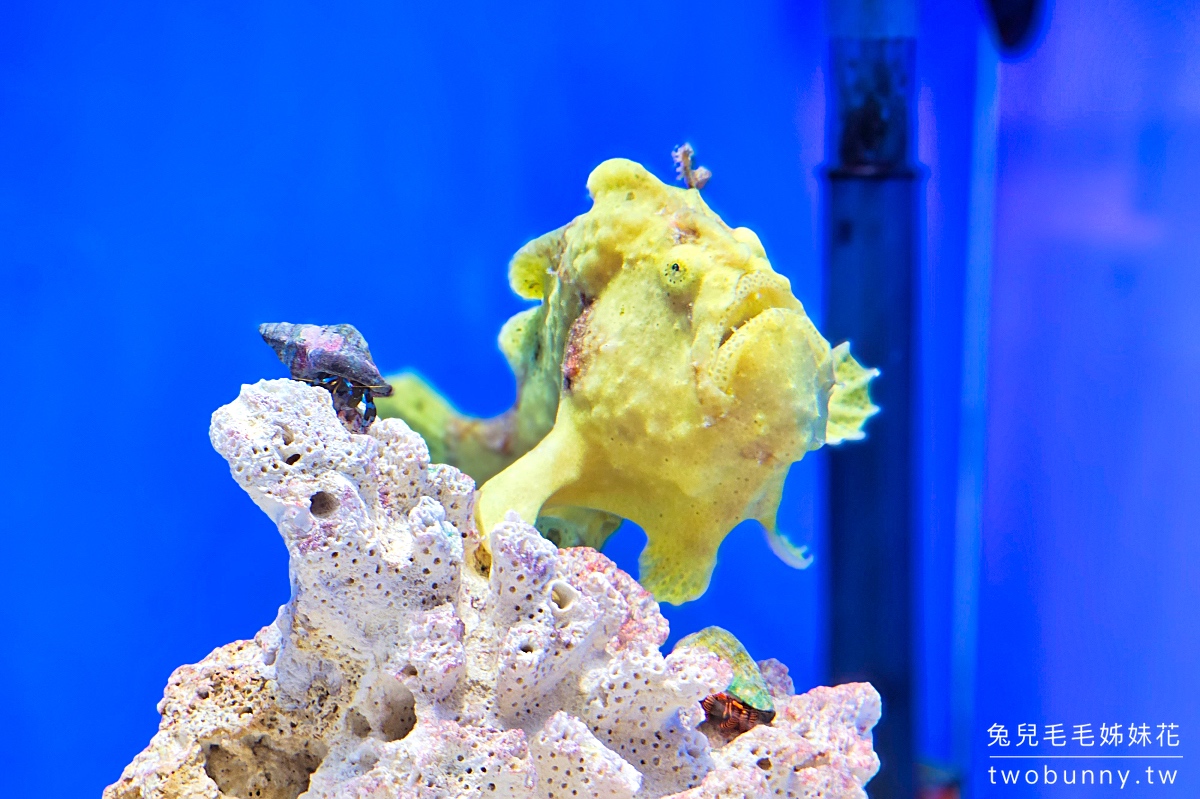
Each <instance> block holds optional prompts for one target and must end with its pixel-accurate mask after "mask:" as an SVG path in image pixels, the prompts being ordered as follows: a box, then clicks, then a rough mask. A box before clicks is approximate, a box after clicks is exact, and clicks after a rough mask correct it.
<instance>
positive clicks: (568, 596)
mask: <svg viewBox="0 0 1200 799" xmlns="http://www.w3.org/2000/svg"><path fill="white" fill-rule="evenodd" d="M578 595H579V592H578V591H576V590H575V587H574V586H573V585H571V584H570V583H568V582H564V581H563V580H555V581H554V582H553V583H551V584H550V601H551V602H553V603H554V606H555V607H556V608H558V609H559V610H566V609H567V608H569V607H571V605H573V604H575V598H576V597H577V596H578Z"/></svg>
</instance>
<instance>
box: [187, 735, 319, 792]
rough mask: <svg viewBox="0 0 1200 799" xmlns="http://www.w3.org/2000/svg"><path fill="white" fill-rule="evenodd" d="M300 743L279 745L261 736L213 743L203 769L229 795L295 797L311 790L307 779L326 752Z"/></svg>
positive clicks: (219, 788) (207, 753) (206, 754)
mask: <svg viewBox="0 0 1200 799" xmlns="http://www.w3.org/2000/svg"><path fill="white" fill-rule="evenodd" d="M295 743H297V744H299V747H298V751H294V752H288V751H283V749H282V748H276V745H274V744H272V743H271V742H270V741H268V740H267V738H266V737H265V736H264V737H258V738H256V739H253V740H244V741H239V742H235V743H232V744H220V745H218V744H213V745H211V746H209V747H208V750H207V752H206V753H205V758H204V772H205V773H206V774H208V776H209V779H211V780H212V781H213V782H215V783H216V784H217V788H218V790H220V792H221V793H222V795H224V796H226V797H229V799H296V797H298V796H300V794H302V793H304V792H305V791H307V790H308V780H309V777H311V776H312V773H313V772H314V771H316V770H317V767H318V766H320V765H321V760H322V758H323V757H324V755H323V754H322V755H318V754H317V753H316V752H314V751H311V750H310V749H309V748H308V743H307V742H303V743H301V742H298V741H297V742H295Z"/></svg>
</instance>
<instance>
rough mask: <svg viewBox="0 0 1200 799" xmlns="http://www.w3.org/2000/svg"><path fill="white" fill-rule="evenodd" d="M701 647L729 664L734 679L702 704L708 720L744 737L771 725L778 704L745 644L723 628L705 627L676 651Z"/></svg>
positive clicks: (724, 729)
mask: <svg viewBox="0 0 1200 799" xmlns="http://www.w3.org/2000/svg"><path fill="white" fill-rule="evenodd" d="M685 647H697V648H700V649H705V650H707V651H709V652H712V653H713V654H714V655H716V656H717V657H719V658H720V659H721V660H723V661H725V662H726V663H728V664H729V667H730V668H731V669H732V671H733V679H732V680H731V681H730V683H729V685H728V687H726V688H725V690H724V691H721V692H719V693H715V694H712V695H710V696H706V697H705V698H704V699H702V700H701V701H700V706H701V707H703V708H704V712H705V714H706V715H707V716H708V720H709V721H710V722H711V723H712V724H714V725H715V726H716V727H717V728H718V729H720V730H721V731H722V732H726V733H734V734H741V733H743V732H747V731H748V730H750V729H752V728H754V727H756V726H758V725H759V724H770V723H771V721H772V720H774V718H775V703H774V702H772V701H771V692H770V690H769V689H768V688H767V681H766V680H764V679H763V676H762V671H761V670H760V669H759V668H758V664H757V663H755V662H754V659H753V658H751V657H750V653H749V652H747V651H746V647H744V646H742V642H741V641H739V640H738V639H737V638H735V637H734V636H733V633H731V632H729V631H728V630H725V629H723V628H721V627H705V628H704V629H703V630H701V631H700V632H698V633H692V634H691V635H689V636H686V637H684V638H682V639H680V641H679V643H678V644H676V645H675V649H677V650H678V649H683V648H685Z"/></svg>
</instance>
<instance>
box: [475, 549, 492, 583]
mask: <svg viewBox="0 0 1200 799" xmlns="http://www.w3.org/2000/svg"><path fill="white" fill-rule="evenodd" d="M472 562H473V563H474V566H475V571H477V572H479V574H480V575H481V576H483V577H487V576H489V575H490V574H491V573H492V553H491V552H488V551H487V550H486V549H484V548H483V547H478V548H476V550H475V554H474V556H473V557H472Z"/></svg>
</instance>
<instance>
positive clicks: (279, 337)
mask: <svg viewBox="0 0 1200 799" xmlns="http://www.w3.org/2000/svg"><path fill="white" fill-rule="evenodd" d="M258 332H259V333H260V334H261V335H262V337H263V341H265V342H267V344H270V345H271V349H273V350H275V354H276V355H278V356H279V360H281V361H283V362H284V364H286V365H287V367H288V369H289V370H290V371H291V376H292V378H293V379H295V380H316V379H317V378H319V377H320V376H322V375H336V376H337V377H342V378H345V379H346V380H347V381H349V382H350V383H353V384H355V385H356V386H359V387H362V388H369V389H371V391H372V392H373V393H374V394H376V395H377V396H381V397H390V396H391V395H392V387H391V385H389V384H388V383H387V382H386V381H385V380H384V379H383V375H381V374H380V373H379V369H377V368H376V367H375V362H374V361H372V360H371V351H370V350H369V349H368V348H367V340H366V339H364V338H363V336H362V333H359V332H358V329H357V328H355V327H354V325H296V324H292V323H290V322H268V323H265V324H262V325H259V326H258Z"/></svg>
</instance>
